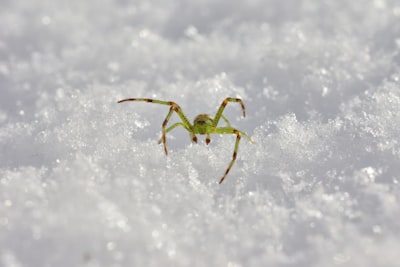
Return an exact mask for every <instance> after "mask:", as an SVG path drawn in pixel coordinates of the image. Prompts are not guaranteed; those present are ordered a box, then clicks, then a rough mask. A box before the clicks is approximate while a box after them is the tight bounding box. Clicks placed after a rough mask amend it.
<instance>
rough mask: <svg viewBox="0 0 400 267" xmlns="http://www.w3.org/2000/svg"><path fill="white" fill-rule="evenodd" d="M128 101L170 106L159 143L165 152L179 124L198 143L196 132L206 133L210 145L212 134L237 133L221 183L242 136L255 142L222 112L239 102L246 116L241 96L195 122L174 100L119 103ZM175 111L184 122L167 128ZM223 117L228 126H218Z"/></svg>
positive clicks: (228, 100) (223, 103) (233, 160)
mask: <svg viewBox="0 0 400 267" xmlns="http://www.w3.org/2000/svg"><path fill="white" fill-rule="evenodd" d="M126 101H144V102H149V103H156V104H161V105H167V106H170V108H169V112H168V114H167V117H165V120H164V122H163V124H162V136H161V138H160V140H159V141H158V143H161V142H162V143H163V144H164V151H165V154H168V150H167V142H166V134H167V133H168V132H169V131H171V130H172V129H174V128H175V127H177V126H181V127H183V128H185V129H186V130H187V131H188V132H189V134H190V138H191V139H192V141H193V142H196V143H197V137H196V134H205V135H207V136H206V144H207V145H208V144H209V143H210V141H211V138H210V134H235V135H236V142H235V148H234V150H233V155H232V160H231V162H230V163H229V166H228V168H227V169H226V171H225V174H224V175H223V176H222V178H221V179H220V180H219V183H222V181H223V180H224V179H225V177H226V175H227V174H228V173H229V170H230V169H231V167H232V165H233V163H234V162H235V160H236V156H237V152H238V150H239V142H240V137H241V135H243V136H244V137H246V138H247V139H248V140H249V141H250V142H252V143H253V140H251V138H250V137H249V136H248V135H247V134H246V133H245V132H242V131H239V130H237V129H235V128H233V127H231V125H230V123H229V121H228V119H227V118H226V117H225V116H224V115H223V114H222V112H223V111H224V109H225V106H226V105H227V104H228V103H229V102H238V103H239V104H240V105H241V107H242V111H243V117H244V116H246V109H245V107H244V105H243V102H242V100H241V99H239V98H232V97H228V98H226V99H225V100H224V101H223V102H222V104H221V106H220V107H219V109H218V111H217V113H216V114H215V117H214V118H213V117H211V116H210V115H208V114H200V115H197V116H196V118H195V119H194V121H193V124H191V123H190V122H189V120H188V119H187V118H186V116H185V114H184V113H183V111H182V109H181V107H180V106H179V105H178V104H176V103H175V102H172V101H162V100H155V99H149V98H127V99H122V100H120V101H118V103H122V102H126ZM173 112H176V113H177V114H178V116H179V117H180V118H181V120H182V122H177V123H174V124H172V125H171V126H170V127H168V128H166V126H167V124H168V121H169V119H170V118H171V116H172V114H173ZM221 118H222V119H223V120H224V121H225V123H226V124H227V126H226V127H217V125H218V122H219V120H220V119H221Z"/></svg>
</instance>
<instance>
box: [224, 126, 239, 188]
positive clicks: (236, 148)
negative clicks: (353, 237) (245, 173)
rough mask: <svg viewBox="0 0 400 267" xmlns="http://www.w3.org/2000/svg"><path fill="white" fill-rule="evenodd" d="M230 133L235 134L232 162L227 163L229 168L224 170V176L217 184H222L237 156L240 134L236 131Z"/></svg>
mask: <svg viewBox="0 0 400 267" xmlns="http://www.w3.org/2000/svg"><path fill="white" fill-rule="evenodd" d="M232 133H233V134H236V142H235V148H234V149H233V155H232V160H231V162H230V163H229V166H228V168H227V169H226V171H225V174H224V176H222V178H221V180H219V183H222V182H223V181H224V179H225V177H226V176H227V175H228V173H229V171H230V170H231V168H232V165H233V163H235V161H236V156H237V153H238V150H239V142H240V133H239V131H238V130H236V129H233V130H232Z"/></svg>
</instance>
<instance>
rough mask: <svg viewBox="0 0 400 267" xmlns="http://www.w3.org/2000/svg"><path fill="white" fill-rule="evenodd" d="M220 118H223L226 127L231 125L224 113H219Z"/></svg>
mask: <svg viewBox="0 0 400 267" xmlns="http://www.w3.org/2000/svg"><path fill="white" fill-rule="evenodd" d="M221 118H222V119H223V120H224V122H225V123H226V125H227V126H228V127H231V123H230V122H229V121H228V119H227V118H226V117H225V116H224V114H221Z"/></svg>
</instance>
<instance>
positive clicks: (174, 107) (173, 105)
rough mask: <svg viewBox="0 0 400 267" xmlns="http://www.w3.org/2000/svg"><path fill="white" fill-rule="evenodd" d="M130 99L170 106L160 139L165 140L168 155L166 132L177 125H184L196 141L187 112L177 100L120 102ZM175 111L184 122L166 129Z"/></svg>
mask: <svg viewBox="0 0 400 267" xmlns="http://www.w3.org/2000/svg"><path fill="white" fill-rule="evenodd" d="M128 101H142V102H148V103H154V104H161V105H167V106H170V109H169V112H168V114H167V116H166V117H165V119H164V122H163V124H162V136H161V139H160V140H159V143H161V142H163V144H164V151H165V154H166V155H168V150H167V142H166V141H167V140H166V134H167V133H168V132H169V131H171V130H172V129H174V128H175V127H177V126H182V127H183V128H185V129H186V130H187V131H189V132H190V134H191V137H192V139H193V141H195V139H196V137H195V136H194V134H193V130H192V128H193V127H192V125H191V124H190V122H189V120H188V119H187V118H186V116H185V114H183V111H182V109H181V107H180V106H179V105H178V104H176V103H175V102H172V101H163V100H157V99H150V98H126V99H122V100H119V101H118V103H122V102H128ZM174 111H175V112H176V113H177V114H178V116H179V117H180V118H181V120H182V122H178V123H175V124H173V125H172V126H171V127H169V128H168V129H165V127H166V126H167V124H168V121H169V119H170V118H171V116H172V113H174ZM193 136H194V137H193Z"/></svg>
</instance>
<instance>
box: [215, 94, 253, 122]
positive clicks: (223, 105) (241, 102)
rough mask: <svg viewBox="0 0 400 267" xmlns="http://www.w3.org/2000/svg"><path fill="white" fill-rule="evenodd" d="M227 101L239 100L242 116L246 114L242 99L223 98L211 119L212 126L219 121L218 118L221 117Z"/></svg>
mask: <svg viewBox="0 0 400 267" xmlns="http://www.w3.org/2000/svg"><path fill="white" fill-rule="evenodd" d="M229 102H239V104H240V106H241V107H242V111H243V117H245V116H246V109H245V107H244V104H243V101H242V100H241V99H240V98H233V97H228V98H225V100H224V101H223V102H222V104H221V106H220V107H219V109H218V111H217V113H216V114H215V117H214V121H213V126H214V127H217V125H218V122H219V120H220V119H221V117H222V112H223V111H224V109H225V107H226V105H227V104H228V103H229ZM225 119H226V118H225Z"/></svg>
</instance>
